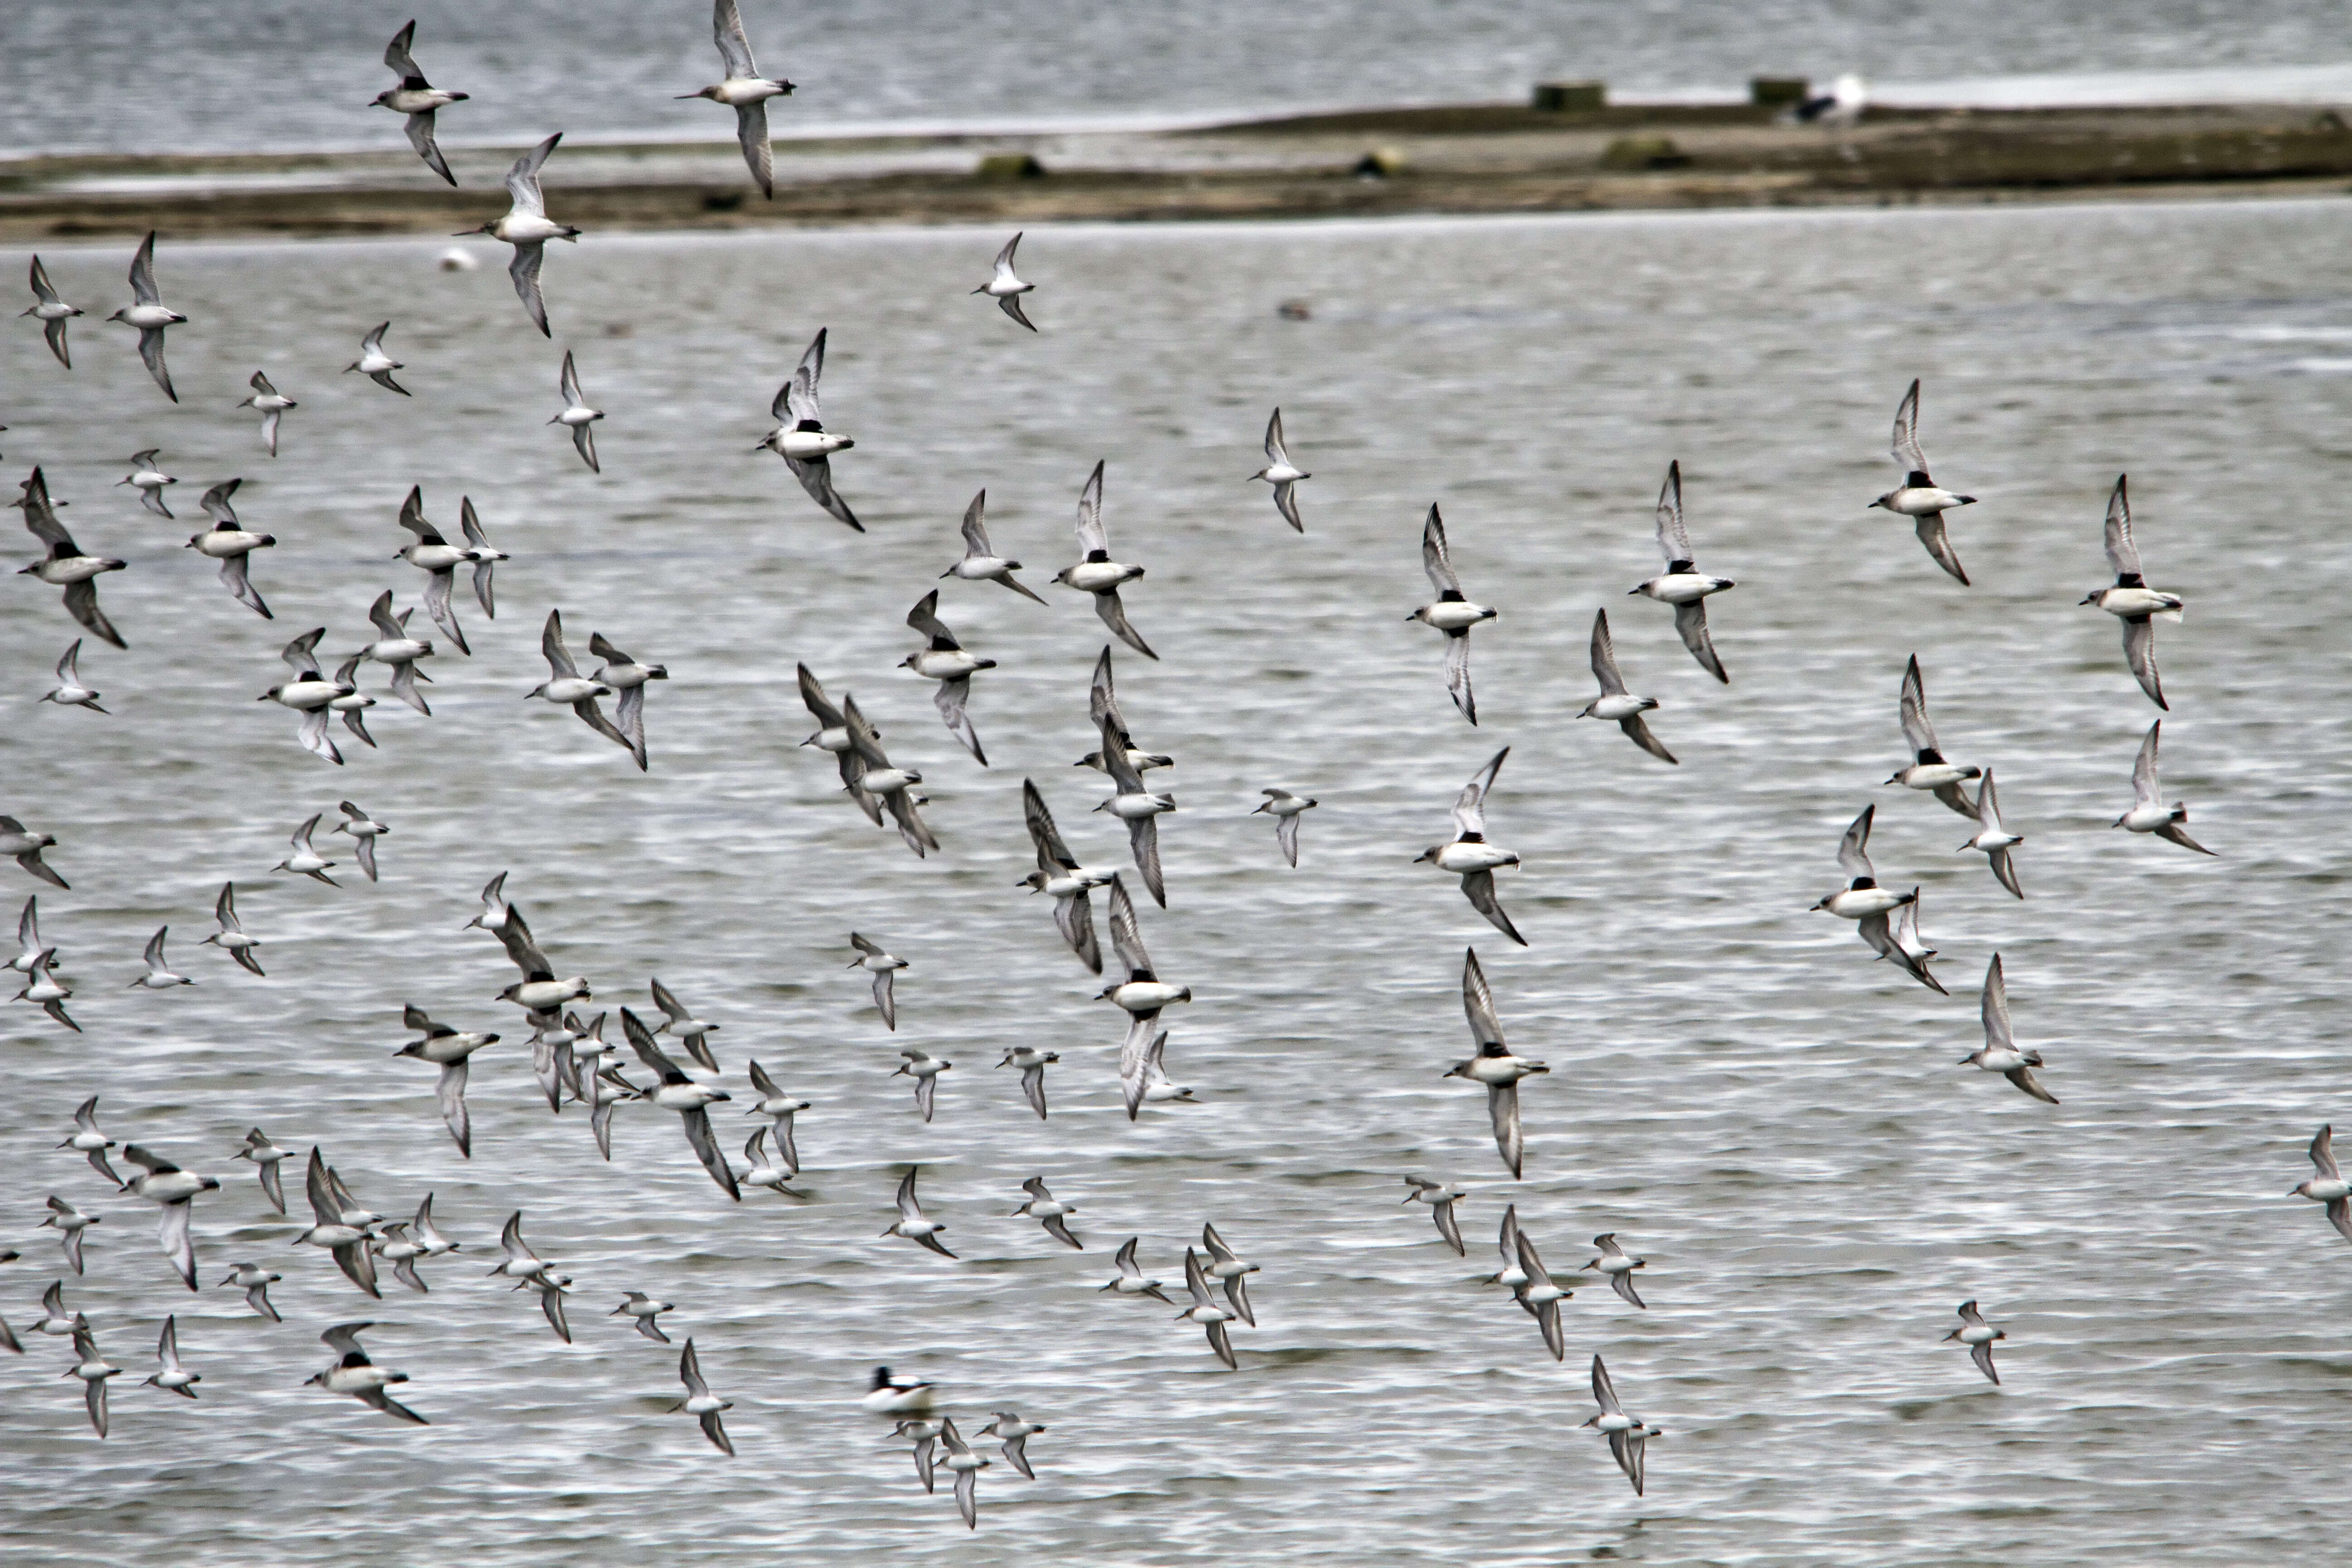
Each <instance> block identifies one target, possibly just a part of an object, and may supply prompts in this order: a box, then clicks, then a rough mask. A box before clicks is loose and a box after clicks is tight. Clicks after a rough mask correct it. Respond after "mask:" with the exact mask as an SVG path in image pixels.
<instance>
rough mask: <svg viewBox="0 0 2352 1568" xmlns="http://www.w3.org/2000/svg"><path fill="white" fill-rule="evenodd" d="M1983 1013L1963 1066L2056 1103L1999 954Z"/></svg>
mask: <svg viewBox="0 0 2352 1568" xmlns="http://www.w3.org/2000/svg"><path fill="white" fill-rule="evenodd" d="M1983 1013H1984V1035H1985V1043H1984V1044H1983V1045H1981V1046H1979V1047H1977V1048H1976V1049H1975V1050H1973V1051H1970V1052H1969V1054H1968V1055H1967V1056H1964V1057H1962V1058H1960V1065H1961V1066H1962V1067H1964V1068H1967V1067H1972V1068H1983V1069H1984V1070H1985V1071H1987V1072H1997V1073H1999V1074H2000V1075H2001V1077H2003V1078H2005V1079H2009V1081H2010V1082H2011V1083H2012V1084H2015V1085H2016V1086H2017V1087H2018V1088H2019V1089H2022V1090H2024V1091H2025V1092H2026V1093H2027V1094H2030V1095H2032V1097H2033V1098H2034V1099H2036V1100H2041V1101H2042V1103H2044V1104H2045V1105H2055V1104H2057V1103H2058V1097H2057V1096H2056V1095H2054V1094H2053V1093H2051V1092H2050V1091H2049V1090H2048V1089H2044V1088H2043V1087H2042V1080H2041V1079H2037V1078H2035V1077H2034V1076H2033V1070H2032V1069H2033V1068H2038V1067H2040V1066H2041V1065H2042V1053H2041V1052H2040V1051H2026V1050H2020V1049H2019V1048H2018V1046H2017V1039H2016V1037H2015V1035H2014V1034H2013V1033H2012V1032H2011V1028H2010V1023H2009V986H2008V984H2007V983H2006V982H2005V981H2004V980H2003V979H2002V978H2001V970H2000V954H1999V953H1997V952H1996V953H1994V954H1993V955H1992V963H1990V964H1988V965H1987V966H1986V968H1985V982H1984V1005H1983ZM1994 1381H1996V1382H1998V1381H2000V1380H1999V1379H1995V1380H1994Z"/></svg>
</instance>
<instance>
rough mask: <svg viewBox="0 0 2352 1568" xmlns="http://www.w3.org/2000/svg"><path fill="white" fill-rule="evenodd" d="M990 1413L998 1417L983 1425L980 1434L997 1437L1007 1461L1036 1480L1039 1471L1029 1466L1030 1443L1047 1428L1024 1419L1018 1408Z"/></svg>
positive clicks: (998, 1447) (998, 1446)
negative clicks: (1031, 1439)
mask: <svg viewBox="0 0 2352 1568" xmlns="http://www.w3.org/2000/svg"><path fill="white" fill-rule="evenodd" d="M989 1414H990V1415H993V1416H995V1417H996V1419H995V1420H993V1421H991V1422H990V1423H989V1424H988V1425H987V1426H983V1427H982V1428H981V1429H980V1433H979V1436H982V1437H993V1438H995V1439H996V1441H997V1449H998V1451H999V1452H1000V1453H1002V1454H1003V1456H1004V1461H1005V1463H1007V1464H1009V1465H1011V1466H1012V1467H1013V1468H1014V1469H1016V1470H1018V1471H1020V1472H1021V1473H1022V1475H1024V1476H1025V1477H1027V1478H1028V1479H1030V1480H1033V1481H1034V1480H1035V1479H1037V1472H1036V1471H1034V1470H1033V1469H1031V1468H1029V1450H1028V1443H1029V1439H1030V1438H1032V1437H1034V1436H1036V1435H1037V1434H1038V1433H1040V1432H1043V1431H1044V1430H1045V1427H1044V1426H1041V1425H1039V1424H1038V1423H1036V1422H1034V1421H1024V1420H1023V1419H1021V1413H1020V1412H1019V1411H1017V1410H992V1411H991V1412H989Z"/></svg>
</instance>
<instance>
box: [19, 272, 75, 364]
mask: <svg viewBox="0 0 2352 1568" xmlns="http://www.w3.org/2000/svg"><path fill="white" fill-rule="evenodd" d="M32 283H33V302H32V304H31V305H30V306H29V307H27V308H26V309H25V310H19V311H17V312H16V313H17V314H18V315H20V316H31V317H34V318H35V319H37V321H39V322H40V323H41V335H42V336H43V337H45V338H47V339H48V341H49V352H50V353H53V354H55V355H57V356H58V363H59V364H61V365H63V366H65V367H66V368H67V369H68V370H71V369H73V354H72V353H71V352H70V351H68V348H67V347H66V323H67V322H68V321H71V320H73V318H75V317H76V316H79V315H80V314H82V312H81V311H80V310H77V309H75V308H74V307H73V306H71V305H68V304H67V303H66V302H65V300H64V299H63V298H62V297H61V296H60V295H59V294H58V291H57V289H56V288H55V287H54V286H52V285H51V284H50V282H49V269H48V268H46V267H44V266H42V265H41V258H39V257H38V256H36V257H34V258H33V270H32Z"/></svg>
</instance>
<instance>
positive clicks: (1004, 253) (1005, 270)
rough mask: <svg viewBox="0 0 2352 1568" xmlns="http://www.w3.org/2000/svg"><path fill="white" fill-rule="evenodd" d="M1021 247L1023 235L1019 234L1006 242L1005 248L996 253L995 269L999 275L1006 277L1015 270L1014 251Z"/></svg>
mask: <svg viewBox="0 0 2352 1568" xmlns="http://www.w3.org/2000/svg"><path fill="white" fill-rule="evenodd" d="M1020 248H1021V237H1020V236H1019V235H1017V234H1016V235H1014V236H1013V237H1012V238H1011V239H1008V240H1006V241H1005V242H1004V248H1003V249H1002V250H1000V251H998V252H997V253H996V262H995V268H994V270H995V272H996V274H997V276H999V277H1005V276H1008V275H1010V274H1011V272H1012V271H1013V252H1014V251H1016V250H1018V249H1020Z"/></svg>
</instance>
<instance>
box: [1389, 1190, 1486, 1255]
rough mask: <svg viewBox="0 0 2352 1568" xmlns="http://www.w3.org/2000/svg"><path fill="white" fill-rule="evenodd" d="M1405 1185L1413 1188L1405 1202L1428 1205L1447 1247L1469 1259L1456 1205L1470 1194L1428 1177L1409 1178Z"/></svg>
mask: <svg viewBox="0 0 2352 1568" xmlns="http://www.w3.org/2000/svg"><path fill="white" fill-rule="evenodd" d="M1405 1184H1406V1185H1408V1186H1410V1187H1411V1188H1412V1191H1411V1192H1409V1193H1407V1194H1405V1195H1404V1199H1403V1201H1404V1202H1406V1203H1409V1204H1427V1205H1429V1216H1430V1218H1432V1219H1433V1220H1435V1221H1436V1222H1437V1234H1438V1235H1440V1236H1442V1237H1444V1238H1445V1245H1446V1246H1448V1247H1452V1248H1453V1249H1454V1252H1455V1253H1456V1254H1457V1255H1458V1256H1460V1257H1463V1258H1467V1257H1469V1256H1470V1253H1469V1250H1468V1249H1467V1248H1466V1247H1464V1246H1463V1245H1462V1226H1460V1224H1459V1223H1457V1222H1456V1220H1455V1217H1454V1205H1455V1204H1457V1203H1459V1202H1461V1201H1462V1200H1463V1199H1464V1198H1465V1197H1468V1196H1469V1195H1470V1194H1468V1193H1466V1192H1465V1191H1463V1190H1462V1189H1461V1188H1460V1187H1456V1186H1450V1185H1448V1184H1445V1183H1444V1182H1433V1181H1431V1180H1429V1179H1428V1178H1427V1177H1426V1176H1407V1177H1406V1178H1405Z"/></svg>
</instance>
